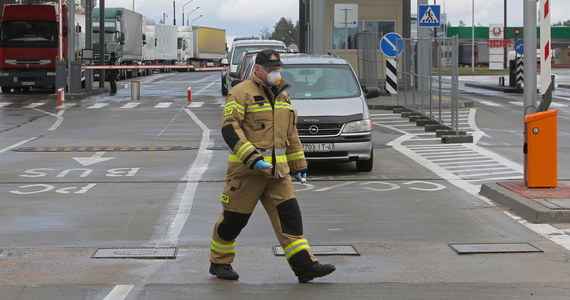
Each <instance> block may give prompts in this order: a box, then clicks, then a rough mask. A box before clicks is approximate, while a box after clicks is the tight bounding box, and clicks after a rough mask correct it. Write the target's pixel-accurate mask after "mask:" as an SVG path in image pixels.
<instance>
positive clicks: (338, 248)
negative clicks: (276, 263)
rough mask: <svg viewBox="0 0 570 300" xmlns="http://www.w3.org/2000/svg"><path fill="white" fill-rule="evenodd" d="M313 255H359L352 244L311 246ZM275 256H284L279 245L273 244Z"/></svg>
mask: <svg viewBox="0 0 570 300" xmlns="http://www.w3.org/2000/svg"><path fill="white" fill-rule="evenodd" d="M311 250H313V254H314V255H360V253H358V251H357V250H356V248H354V246H352V245H329V246H311ZM273 254H274V255H275V256H285V252H283V248H281V246H273Z"/></svg>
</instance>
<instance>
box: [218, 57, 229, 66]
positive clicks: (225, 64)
mask: <svg viewBox="0 0 570 300" xmlns="http://www.w3.org/2000/svg"><path fill="white" fill-rule="evenodd" d="M229 64H230V62H229V61H228V59H227V58H222V60H220V65H222V66H228V65H229Z"/></svg>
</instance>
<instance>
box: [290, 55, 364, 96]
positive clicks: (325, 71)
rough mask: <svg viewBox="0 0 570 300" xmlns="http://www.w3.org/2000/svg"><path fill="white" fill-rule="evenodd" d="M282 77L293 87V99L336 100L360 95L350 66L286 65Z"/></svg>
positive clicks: (291, 94) (291, 91)
mask: <svg viewBox="0 0 570 300" xmlns="http://www.w3.org/2000/svg"><path fill="white" fill-rule="evenodd" d="M281 77H282V78H283V79H284V80H285V81H287V82H288V83H289V85H291V87H290V88H289V89H287V92H288V93H289V96H290V97H291V99H334V98H351V97H358V96H359V95H360V87H359V85H358V82H357V81H356V78H354V73H353V72H352V70H351V69H350V67H349V66H348V65H287V64H286V65H285V67H284V69H283V71H282V72H281Z"/></svg>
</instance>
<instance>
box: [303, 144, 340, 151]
mask: <svg viewBox="0 0 570 300" xmlns="http://www.w3.org/2000/svg"><path fill="white" fill-rule="evenodd" d="M303 150H304V151H305V152H330V151H334V146H333V144H303Z"/></svg>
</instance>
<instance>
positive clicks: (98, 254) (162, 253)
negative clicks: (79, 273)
mask: <svg viewBox="0 0 570 300" xmlns="http://www.w3.org/2000/svg"><path fill="white" fill-rule="evenodd" d="M177 253H178V248H174V247H164V248H99V249H97V251H95V254H93V256H92V257H91V258H140V259H175V258H176V254H177Z"/></svg>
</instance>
